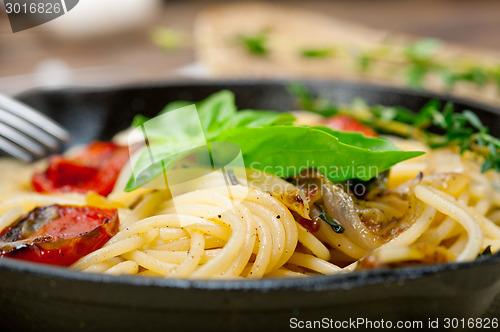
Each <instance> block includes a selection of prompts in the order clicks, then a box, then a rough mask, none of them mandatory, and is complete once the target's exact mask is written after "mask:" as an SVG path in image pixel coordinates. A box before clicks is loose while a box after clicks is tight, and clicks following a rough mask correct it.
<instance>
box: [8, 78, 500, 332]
mask: <svg viewBox="0 0 500 332" xmlns="http://www.w3.org/2000/svg"><path fill="white" fill-rule="evenodd" d="M307 85H309V87H311V88H312V89H313V90H314V91H315V92H317V93H319V94H321V95H323V96H327V97H329V98H332V99H333V100H336V101H341V102H349V101H350V100H351V99H352V98H354V97H363V98H364V99H366V100H367V101H368V102H369V103H378V104H384V105H401V106H404V107H407V108H410V109H413V110H417V109H419V108H420V107H421V106H422V105H424V104H425V103H426V102H427V101H428V100H429V99H430V98H438V99H443V98H441V97H439V96H434V95H430V94H421V93H416V92H411V91H406V90H398V89H393V88H387V87H380V86H371V85H359V84H346V83H338V82H317V81H316V82H308V83H307ZM287 86H288V83H287V82H241V81H240V82H203V83H183V84H171V83H169V84H154V85H140V86H128V87H118V88H109V89H71V90H61V91H38V92H31V93H27V94H24V95H22V96H21V97H20V99H21V100H23V101H24V102H27V103H28V104H30V105H32V106H34V107H35V108H37V109H39V110H41V111H43V112H45V113H47V114H48V115H49V116H51V117H53V118H54V119H55V120H57V121H58V122H59V123H61V124H62V125H63V126H65V127H66V128H68V129H69V130H70V132H71V133H72V135H73V138H74V140H73V143H85V142H89V141H91V140H94V139H103V140H106V139H110V138H111V137H112V136H113V134H114V133H116V132H117V131H119V130H121V129H124V128H126V127H127V126H129V125H130V123H131V120H132V118H133V116H134V115H135V114H137V113H142V114H145V115H149V116H153V115H155V114H156V113H157V112H158V111H160V110H161V109H162V108H163V106H165V104H166V103H168V102H170V101H173V100H179V99H184V100H193V101H198V100H201V99H203V98H205V97H207V96H208V95H210V94H211V93H214V92H216V91H219V90H221V89H229V90H232V91H233V92H234V93H235V94H236V102H237V104H238V106H239V107H240V108H256V109H272V110H290V109H293V108H294V103H293V98H292V97H291V96H290V95H289V93H288V92H287ZM454 102H455V106H456V108H457V109H458V110H462V109H464V108H468V109H471V110H473V111H475V112H477V114H479V116H480V117H481V118H482V119H483V121H484V122H485V123H486V124H488V125H489V126H490V128H491V131H492V133H494V134H496V135H500V113H499V111H498V110H497V109H494V108H491V107H488V106H485V105H479V104H476V103H472V102H466V101H462V100H457V99H456V100H454ZM499 275H500V256H499V255H493V256H489V257H484V258H480V259H478V260H476V261H474V262H470V263H462V264H444V265H431V266H422V267H411V268H403V269H396V270H389V269H380V270H372V271H362V272H355V273H351V274H344V275H333V276H319V277H311V278H303V279H269V280H259V281H189V280H175V279H172V280H168V279H162V280H160V279H153V278H140V277H127V276H120V277H115V276H107V275H100V274H84V273H80V272H76V271H72V270H70V269H66V268H55V267H50V266H44V265H39V264H32V263H24V262H20V261H15V260H10V259H0V292H1V293H0V301H1V306H0V329H1V327H11V328H12V327H16V328H18V329H23V330H25V329H29V330H47V329H51V330H63V329H64V330H68V329H78V328H86V329H90V330H104V329H110V330H135V331H143V330H156V331H167V330H181V329H182V330H193V329H198V328H200V329H202V330H217V331H220V330H239V331H245V330H252V331H255V330H260V329H265V330H266V331H267V330H268V329H270V328H273V329H276V330H284V329H287V328H288V327H289V326H290V319H291V318H293V317H295V318H296V319H299V320H311V319H321V318H328V319H333V320H344V319H349V318H351V319H356V318H365V319H371V320H376V319H384V320H392V321H393V322H394V323H395V322H396V320H400V319H414V320H422V322H423V324H424V326H426V325H425V324H427V322H428V319H429V318H440V319H441V322H443V320H442V319H443V318H445V317H456V318H459V319H461V318H465V319H467V318H469V317H473V318H474V317H480V316H492V315H494V316H496V317H498V312H499V311H500V310H499V306H498V303H497V302H500V297H498V296H497V295H498V294H499V293H500V278H498V277H497V276H499ZM495 298H497V300H495ZM292 324H293V323H292ZM2 330H3V329H2Z"/></svg>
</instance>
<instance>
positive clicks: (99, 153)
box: [32, 142, 129, 196]
mask: <svg viewBox="0 0 500 332" xmlns="http://www.w3.org/2000/svg"><path fill="white" fill-rule="evenodd" d="M128 158H129V152H128V148H127V147H124V146H119V145H116V144H114V143H105V142H94V143H92V144H90V145H88V146H87V147H86V148H85V149H84V150H83V151H82V152H81V153H80V154H78V155H77V156H75V157H73V158H65V157H63V156H54V157H51V158H50V159H49V167H48V168H47V170H46V171H45V172H43V173H35V174H34V175H33V179H32V184H33V188H34V189H35V190H36V191H38V192H71V191H72V192H80V193H86V192H89V191H94V192H96V193H98V194H99V195H102V196H107V195H108V194H109V193H110V192H111V190H113V187H114V185H115V183H116V179H117V178H118V175H119V174H120V171H121V169H122V168H123V166H124V165H125V163H126V162H127V161H128Z"/></svg>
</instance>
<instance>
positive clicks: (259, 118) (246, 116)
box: [227, 110, 295, 128]
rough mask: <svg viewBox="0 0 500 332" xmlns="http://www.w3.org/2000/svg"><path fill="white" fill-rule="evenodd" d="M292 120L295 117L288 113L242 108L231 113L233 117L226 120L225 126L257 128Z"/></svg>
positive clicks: (283, 123) (291, 121) (289, 122)
mask: <svg viewBox="0 0 500 332" xmlns="http://www.w3.org/2000/svg"><path fill="white" fill-rule="evenodd" d="M294 121H295V117H294V116H293V115H291V114H290V113H277V112H273V111H257V110H243V111H239V112H237V113H236V114H235V115H233V117H232V118H231V119H230V120H229V121H228V125H227V127H229V128H235V127H248V128H258V127H264V126H269V125H291V124H293V122H294Z"/></svg>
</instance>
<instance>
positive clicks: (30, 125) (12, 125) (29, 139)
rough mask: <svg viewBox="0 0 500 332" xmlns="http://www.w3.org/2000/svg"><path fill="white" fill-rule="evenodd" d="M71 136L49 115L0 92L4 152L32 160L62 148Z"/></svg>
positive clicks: (0, 142) (0, 137) (0, 135)
mask: <svg viewBox="0 0 500 332" xmlns="http://www.w3.org/2000/svg"><path fill="white" fill-rule="evenodd" d="M69 139H70V135H69V133H68V132H67V131H66V130H65V129H64V128H62V127H61V126H60V125H58V124H57V123H55V122H54V121H53V120H51V119H49V118H48V117H47V116H45V115H43V114H42V113H40V112H38V111H37V110H35V109H34V108H32V107H30V106H28V105H26V104H23V103H21V102H20V101H18V100H15V99H13V98H10V97H8V96H5V95H2V94H0V152H1V151H3V152H5V153H6V154H8V155H10V156H12V157H14V158H17V159H20V160H23V161H25V162H32V161H34V160H36V159H39V158H42V157H45V156H47V155H48V154H50V153H54V152H57V151H60V149H61V147H62V145H63V144H64V143H66V142H68V141H69Z"/></svg>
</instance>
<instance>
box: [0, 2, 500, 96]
mask: <svg viewBox="0 0 500 332" xmlns="http://www.w3.org/2000/svg"><path fill="white" fill-rule="evenodd" d="M2 5H3V3H2V2H0V6H2ZM499 32H500V1H495V0H489V1H487V0H474V1H472V0H470V1H465V0H464V1H459V0H455V1H452V0H411V1H397V0H377V1H372V0H356V1H348V0H335V1H319V0H309V1H273V2H260V3H248V2H243V1H208V0H205V1H201V0H198V1H181V0H178V1H174V0H141V1H137V0H82V1H80V3H79V4H78V5H77V6H76V7H75V8H74V9H73V10H71V11H70V12H68V13H67V14H65V15H64V16H62V17H60V18H57V19H56V20H54V21H51V22H49V23H46V24H43V25H40V26H38V27H35V28H32V29H29V30H25V31H21V32H17V33H12V30H11V27H10V25H9V19H8V17H7V15H6V13H5V8H1V9H0V92H3V93H8V94H16V93H20V92H22V91H26V90H29V89H32V88H36V87H44V88H48V87H60V86H106V85H113V84H127V83H132V82H139V81H141V82H144V81H167V80H188V79H214V78H234V79H239V78H249V77H258V78H297V77H299V78H301V77H306V78H327V79H342V80H355V81H357V80H363V81H370V82H376V83H382V84H389V85H398V86H409V87H412V88H419V89H429V90H436V91H439V92H443V91H444V92H447V93H448V92H449V93H456V94H459V95H464V96H465V97H469V98H476V99H481V100H482V101H488V102H492V103H498V100H499V98H498V95H499V93H498V91H499V89H500V65H499V64H500V57H499V56H498V54H500V38H498V35H499ZM429 38H431V39H429Z"/></svg>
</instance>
